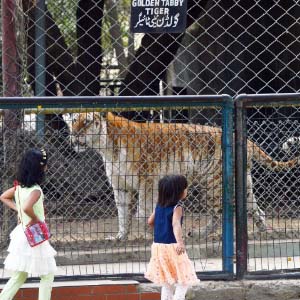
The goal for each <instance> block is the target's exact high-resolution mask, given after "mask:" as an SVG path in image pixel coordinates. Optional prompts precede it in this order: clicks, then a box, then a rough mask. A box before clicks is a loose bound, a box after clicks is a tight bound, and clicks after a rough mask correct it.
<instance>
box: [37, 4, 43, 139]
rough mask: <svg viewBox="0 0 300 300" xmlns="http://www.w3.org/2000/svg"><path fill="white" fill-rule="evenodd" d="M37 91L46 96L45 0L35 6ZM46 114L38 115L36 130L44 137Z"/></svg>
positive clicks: (39, 94) (38, 94)
mask: <svg viewBox="0 0 300 300" xmlns="http://www.w3.org/2000/svg"><path fill="white" fill-rule="evenodd" d="M35 21H36V26H35V39H36V43H35V58H36V62H35V76H36V81H35V92H36V95H37V96H38V97H40V96H45V83H46V68H45V66H46V55H45V48H46V47H45V46H46V39H45V0H38V1H37V3H36V7H35ZM44 122H45V117H44V115H41V114H39V115H37V123H36V130H37V134H38V136H39V137H40V138H41V139H42V138H43V135H44Z"/></svg>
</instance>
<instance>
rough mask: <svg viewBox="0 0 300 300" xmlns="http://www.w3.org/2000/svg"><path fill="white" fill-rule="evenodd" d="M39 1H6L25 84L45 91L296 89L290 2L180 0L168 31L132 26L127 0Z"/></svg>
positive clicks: (294, 13)
mask: <svg viewBox="0 0 300 300" xmlns="http://www.w3.org/2000/svg"><path fill="white" fill-rule="evenodd" d="M38 3H39V1H30V0H23V1H17V2H16V7H15V9H14V12H15V14H14V15H15V22H14V26H15V28H16V29H15V30H16V35H17V37H18V38H17V43H18V49H19V60H16V61H15V63H16V65H18V66H21V67H22V85H23V86H22V87H23V89H22V90H23V93H29V94H36V86H37V85H39V84H43V85H44V86H45V95H46V96H47V95H48V96H50V95H51V96H52V95H58V94H59V95H65V96H68V95H74V96H75V95H76V96H78V95H99V94H100V95H112V94H114V95H123V96H125V95H174V94H176V95H178V94H188V95H195V94H196V95H199V94H222V93H223V94H229V95H231V96H236V95H237V94H241V93H252V94H253V93H279V92H280V93H283V92H298V91H299V86H300V83H299V67H298V66H299V65H300V64H299V48H300V45H299V32H300V25H299V22H298V19H299V9H300V4H299V3H298V1H295V0H288V1H273V2H272V3H270V2H269V1H256V2H251V3H249V1H246V0H242V1H238V2H236V1H224V0H201V1H200V0H199V1H197V0H187V16H186V18H187V25H186V30H185V32H183V33H170V34H167V33H166V34H158V33H152V34H151V33H145V34H143V33H134V34H133V33H131V32H130V30H129V28H130V5H131V1H128V0H112V1H104V0H81V1H76V0H59V1H54V0H49V1H46V4H45V11H44V12H39V9H40V6H38ZM145 3H146V2H145ZM150 3H151V1H150ZM174 3H175V2H174ZM145 5H146V4H145ZM40 15H41V16H44V20H45V28H40V23H39V22H40V18H42V17H41V16H40ZM37 27H38V28H39V29H42V30H44V34H45V49H44V50H43V49H42V48H41V47H37V44H36V42H35V41H36V40H37V39H38V38H39V37H37V36H36V33H35V32H36V30H35V29H36V28H37ZM3 34H7V33H3ZM39 46H40V45H39ZM40 48H41V49H40ZM5 51H8V49H6V50H5ZM43 55H45V65H43V66H37V64H39V63H40V61H39V59H40V57H41V56H43ZM38 67H41V68H42V69H43V70H44V71H45V77H46V78H45V82H44V83H42V82H40V80H41V79H40V78H39V74H37V73H36V72H38V71H37V68H38ZM18 80H19V78H18ZM19 81H20V80H19Z"/></svg>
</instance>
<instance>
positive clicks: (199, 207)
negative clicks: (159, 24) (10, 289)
mask: <svg viewBox="0 0 300 300" xmlns="http://www.w3.org/2000/svg"><path fill="white" fill-rule="evenodd" d="M218 98H220V99H221V98H222V97H218ZM8 99H9V98H8ZM20 99H21V100H20V101H25V104H24V108H25V107H26V108H25V109H21V112H22V113H21V117H20V118H18V116H19V114H18V115H16V116H15V117H17V119H18V124H19V127H18V128H17V130H14V134H13V137H14V139H13V141H14V143H13V150H12V147H10V148H7V145H6V142H4V139H3V136H2V139H1V147H0V149H1V154H0V157H1V159H0V162H1V169H2V170H3V172H2V175H1V190H3V189H5V188H7V187H10V186H11V185H12V182H13V178H14V173H15V169H16V166H17V164H18V161H19V158H20V157H21V155H22V153H23V152H24V151H25V150H26V149H28V148H30V147H39V148H41V147H43V148H45V149H46V151H47V153H48V156H49V164H48V170H47V178H46V181H45V182H44V183H43V185H42V188H43V190H44V193H45V210H46V216H47V221H48V223H49V226H50V231H51V233H52V235H53V236H52V238H51V243H52V244H53V246H54V247H55V249H56V250H57V251H58V257H57V262H58V265H59V266H60V269H59V274H58V275H63V276H74V275H85V276H86V275H97V276H112V275H114V276H121V275H120V274H127V276H128V275H130V274H140V275H141V274H142V273H143V272H144V270H145V266H146V264H147V262H148V260H149V259H150V245H151V243H152V240H153V236H152V231H151V229H150V228H149V226H147V225H146V223H147V218H148V217H149V215H150V214H151V212H152V211H153V209H154V207H155V203H156V201H157V192H158V191H157V189H158V180H159V178H161V177H162V176H163V175H165V174H173V173H180V174H185V175H186V176H187V178H188V181H189V183H190V190H189V196H188V199H187V200H186V201H185V202H183V206H184V210H185V218H184V236H185V239H186V244H187V251H188V252H189V256H190V258H191V259H192V260H193V261H194V263H195V267H196V270H197V271H198V272H201V271H216V270H219V271H222V251H221V250H222V209H223V205H222V177H223V173H222V172H223V162H222V156H223V154H222V153H223V151H224V150H223V149H222V129H221V127H220V126H216V121H217V122H218V123H220V124H222V122H223V121H222V119H223V117H222V113H223V108H222V106H223V103H222V102H221V101H220V102H219V103H218V102H214V100H213V97H210V98H209V99H210V101H211V103H212V104H213V103H215V104H214V106H211V107H209V106H207V103H208V102H207V100H205V99H204V100H203V101H204V102H203V101H202V102H203V103H202V104H201V102H199V103H198V104H195V105H194V106H193V104H192V103H191V104H190V105H186V106H182V104H181V106H180V105H179V104H178V100H177V104H176V102H172V101H171V100H169V101H168V99H164V100H166V101H165V103H167V105H166V106H162V100H161V101H158V102H159V104H156V105H155V107H154V108H155V111H156V112H159V119H160V122H147V123H144V122H133V121H130V120H128V119H126V118H124V117H123V116H122V112H123V110H122V109H120V108H118V109H113V108H112V109H104V108H101V106H102V107H107V106H109V103H108V104H107V102H105V99H107V98H102V100H103V101H102V104H96V105H95V104H94V102H93V101H95V100H93V101H91V100H88V99H85V101H84V102H82V101H80V100H81V99H80V98H78V99H77V100H79V101H78V103H77V104H75V105H74V103H73V104H72V106H71V107H70V105H68V104H64V101H65V100H64V99H65V98H62V97H60V101H61V100H62V104H60V105H57V106H55V105H52V107H51V108H48V109H47V108H39V109H36V108H35V104H31V105H30V104H28V103H27V102H26V100H28V98H27V99H26V100H22V99H24V98H20ZM56 99H57V98H55V99H53V100H54V102H55V101H57V100H56ZM11 101H12V100H11ZM33 101H35V100H33ZM124 101H125V100H124ZM144 101H145V103H146V102H147V100H146V99H144ZM191 101H192V99H191ZM183 102H184V101H181V103H183ZM7 103H8V106H10V107H11V108H12V109H11V110H10V112H11V113H12V114H13V113H15V112H16V110H14V109H13V108H14V107H13V106H12V104H9V103H10V102H9V101H8V102H7ZM20 103H22V102H18V105H16V106H17V107H20ZM26 103H27V104H26ZM33 103H34V102H33ZM41 103H43V107H44V101H42V102H41ZM64 105H65V107H64ZM118 106H119V105H118ZM60 107H61V108H60ZM130 108H131V109H134V111H137V112H140V111H143V108H134V107H132V106H130ZM145 109H148V110H149V107H148V108H147V107H145ZM208 109H209V110H210V112H211V113H212V112H214V113H213V114H212V116H213V117H212V118H207V115H206V114H205V112H206V111H207V110H208ZM145 111H146V110H145ZM48 113H51V114H54V113H55V114H56V115H61V116H63V120H64V121H65V124H66V127H65V128H63V129H53V128H54V127H55V126H53V122H54V120H53V118H52V119H51V120H50V121H48V122H47V121H45V123H44V127H43V129H44V131H43V134H41V132H39V131H37V128H38V124H37V123H38V122H39V121H40V116H41V115H45V114H48ZM2 120H3V119H2ZM199 120H202V121H203V120H205V125H199ZM197 124H198V125H197ZM1 127H2V129H4V128H6V129H5V130H8V128H7V127H5V125H4V124H3V122H2V123H1ZM5 130H3V131H5ZM3 131H1V132H3ZM9 149H10V150H9ZM6 185H7V186H6ZM0 213H1V215H2V216H3V217H2V218H1V223H0V226H1V227H0V228H1V231H0V245H1V249H0V253H1V254H0V259H1V263H3V259H4V258H5V256H6V249H7V246H8V243H9V233H10V231H11V230H12V229H13V228H14V226H15V225H16V221H17V220H16V215H15V214H13V213H11V212H10V210H9V209H7V208H5V207H4V206H0ZM229 242H230V241H229ZM223 244H224V243H223ZM212 258H217V264H213V265H210V260H212ZM6 276H7V274H6V273H4V271H2V277H6Z"/></svg>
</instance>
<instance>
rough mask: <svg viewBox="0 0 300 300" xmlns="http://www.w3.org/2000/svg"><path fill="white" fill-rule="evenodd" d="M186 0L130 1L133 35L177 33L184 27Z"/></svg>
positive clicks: (183, 29)
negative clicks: (140, 33) (141, 33)
mask: <svg viewBox="0 0 300 300" xmlns="http://www.w3.org/2000/svg"><path fill="white" fill-rule="evenodd" d="M186 1H187V0H131V23H130V29H131V31H132V32H133V33H135V32H144V33H151V32H152V33H169V32H172V33H179V32H183V31H185V27H186Z"/></svg>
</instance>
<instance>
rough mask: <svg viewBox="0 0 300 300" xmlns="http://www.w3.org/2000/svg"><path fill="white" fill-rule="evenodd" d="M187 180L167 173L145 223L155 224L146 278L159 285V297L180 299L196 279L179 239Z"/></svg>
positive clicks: (161, 180) (168, 299)
mask: <svg viewBox="0 0 300 300" xmlns="http://www.w3.org/2000/svg"><path fill="white" fill-rule="evenodd" d="M186 196H187V180H186V178H185V177H184V176H182V175H167V176H164V177H163V178H162V179H160V181H159V183H158V202H157V205H156V208H155V210H154V212H153V213H152V214H151V216H150V217H149V219H148V224H149V225H150V226H154V243H153V244H152V248H151V259H150V262H149V264H148V267H147V271H146V273H145V277H146V278H147V279H149V280H151V281H152V282H154V283H156V284H160V285H162V290H161V300H183V299H185V294H186V292H187V289H188V287H189V286H190V285H192V284H195V283H197V282H199V279H198V278H197V275H196V273H195V270H194V267H193V264H192V262H191V261H190V260H189V258H188V256H187V253H186V251H185V245H184V241H183V238H182V227H181V226H182V219H183V209H182V206H181V205H180V202H179V201H181V200H184V199H185V198H186Z"/></svg>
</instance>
